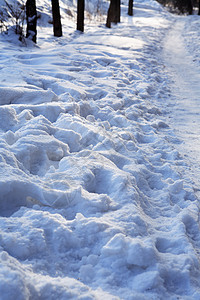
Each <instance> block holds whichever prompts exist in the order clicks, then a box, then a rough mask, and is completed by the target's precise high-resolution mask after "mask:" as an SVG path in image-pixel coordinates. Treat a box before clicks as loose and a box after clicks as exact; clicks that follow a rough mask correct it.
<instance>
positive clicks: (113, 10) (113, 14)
mask: <svg viewBox="0 0 200 300" xmlns="http://www.w3.org/2000/svg"><path fill="white" fill-rule="evenodd" d="M120 2H121V1H120V0H110V6H109V9H108V14H107V20H106V27H108V28H111V23H112V22H113V23H115V24H117V23H119V22H120V15H121V8H120Z"/></svg>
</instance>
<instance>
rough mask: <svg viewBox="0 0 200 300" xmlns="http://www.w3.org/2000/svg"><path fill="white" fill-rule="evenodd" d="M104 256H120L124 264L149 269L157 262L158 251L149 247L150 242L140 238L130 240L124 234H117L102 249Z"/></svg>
mask: <svg viewBox="0 0 200 300" xmlns="http://www.w3.org/2000/svg"><path fill="white" fill-rule="evenodd" d="M102 254H103V256H104V257H105V256H115V255H117V256H119V257H121V258H123V257H124V260H125V261H124V263H125V262H126V264H127V265H134V266H138V267H142V268H146V267H149V266H151V265H153V264H155V262H156V250H155V249H154V247H153V246H152V245H149V242H148V240H146V241H145V240H144V241H143V240H141V239H139V238H134V239H131V238H128V237H125V236H124V235H123V234H122V233H118V234H116V235H115V236H114V237H113V238H111V239H110V241H109V242H108V243H107V244H106V245H105V246H104V247H103V248H102Z"/></svg>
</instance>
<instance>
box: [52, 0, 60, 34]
mask: <svg viewBox="0 0 200 300" xmlns="http://www.w3.org/2000/svg"><path fill="white" fill-rule="evenodd" d="M51 5H52V16H53V32H54V36H58V37H59V36H62V24H61V18H60V6H59V0H51Z"/></svg>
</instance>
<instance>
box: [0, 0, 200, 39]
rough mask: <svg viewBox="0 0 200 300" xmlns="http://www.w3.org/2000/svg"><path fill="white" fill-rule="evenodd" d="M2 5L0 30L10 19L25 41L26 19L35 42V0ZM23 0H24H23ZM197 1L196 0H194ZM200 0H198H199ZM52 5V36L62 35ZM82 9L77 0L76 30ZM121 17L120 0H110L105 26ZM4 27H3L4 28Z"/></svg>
mask: <svg viewBox="0 0 200 300" xmlns="http://www.w3.org/2000/svg"><path fill="white" fill-rule="evenodd" d="M3 1H4V3H5V4H4V5H3V6H2V8H0V30H1V31H5V30H7V28H9V27H10V26H9V25H7V24H8V23H7V21H8V20H10V19H11V20H12V22H14V24H15V32H16V34H20V37H19V40H21V41H24V42H25V39H24V37H25V34H24V27H23V25H24V21H25V20H26V23H27V26H26V38H28V39H30V40H32V41H33V42H34V43H36V42H37V19H38V16H37V9H36V0H25V4H24V5H23V4H22V3H21V1H22V0H20V1H18V0H13V3H16V5H14V4H9V2H8V1H7V0H3ZM23 1H24V0H23ZM160 1H180V2H181V1H192V0H160ZM194 1H197V0H194ZM199 1H200V0H199ZM51 5H52V19H53V32H54V36H56V37H60V36H62V24H61V15H60V5H59V0H51ZM84 10H85V0H77V30H79V31H81V32H83V31H84ZM128 15H130V16H132V15H133V0H129V6H128ZM120 17H121V0H110V5H109V9H108V13H107V20H106V26H107V27H108V28H110V27H111V23H115V24H117V23H119V22H120ZM4 28H5V29H4Z"/></svg>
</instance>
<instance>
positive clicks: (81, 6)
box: [77, 0, 85, 32]
mask: <svg viewBox="0 0 200 300" xmlns="http://www.w3.org/2000/svg"><path fill="white" fill-rule="evenodd" d="M84 10H85V0H78V3H77V30H79V31H82V32H84Z"/></svg>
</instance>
